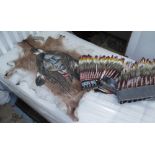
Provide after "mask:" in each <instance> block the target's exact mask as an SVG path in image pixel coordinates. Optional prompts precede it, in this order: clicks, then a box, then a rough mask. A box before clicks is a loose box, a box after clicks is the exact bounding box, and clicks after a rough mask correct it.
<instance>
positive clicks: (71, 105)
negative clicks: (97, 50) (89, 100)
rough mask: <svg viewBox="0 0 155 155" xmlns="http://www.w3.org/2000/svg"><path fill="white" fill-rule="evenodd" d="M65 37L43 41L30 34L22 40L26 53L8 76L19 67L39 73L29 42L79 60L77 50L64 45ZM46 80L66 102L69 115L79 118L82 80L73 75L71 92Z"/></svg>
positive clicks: (37, 46)
mask: <svg viewBox="0 0 155 155" xmlns="http://www.w3.org/2000/svg"><path fill="white" fill-rule="evenodd" d="M63 38H64V36H60V37H59V38H58V39H54V38H52V37H48V39H47V40H45V41H43V40H38V39H36V38H33V37H32V36H29V37H28V38H27V39H26V40H25V41H22V42H20V43H19V46H20V47H22V49H23V52H24V55H23V56H21V58H19V59H18V60H17V61H15V67H14V68H13V69H12V70H11V71H10V72H9V73H8V74H7V78H9V77H10V76H11V75H12V74H13V73H14V72H15V71H16V70H17V69H23V70H26V71H30V72H32V73H33V74H35V75H36V74H37V70H38V69H37V65H36V55H34V54H33V53H32V51H31V46H30V45H29V44H27V42H28V43H30V44H31V45H32V46H33V47H35V48H37V49H42V50H44V51H49V52H50V53H51V54H52V51H57V52H60V53H66V54H68V55H70V56H71V57H73V58H74V59H76V60H78V59H79V57H80V55H79V54H78V53H77V52H76V51H69V50H65V48H64V45H63ZM53 74H54V73H53ZM55 76H56V78H57V79H59V76H58V75H56V74H55ZM34 80H35V79H34ZM45 80H46V82H45V85H46V86H47V87H48V88H49V89H50V90H51V91H52V93H54V94H55V95H56V96H58V97H59V98H60V99H61V100H62V101H63V103H65V105H66V107H67V113H68V114H69V116H71V118H72V119H73V120H78V119H77V117H76V116H75V114H74V112H75V110H76V108H77V106H78V103H79V101H80V99H81V98H82V96H83V94H84V91H83V90H81V85H80V81H79V80H78V79H76V78H74V77H73V80H72V81H71V83H70V90H69V93H66V92H65V91H63V89H62V87H61V84H60V83H55V82H51V81H49V80H47V79H45Z"/></svg>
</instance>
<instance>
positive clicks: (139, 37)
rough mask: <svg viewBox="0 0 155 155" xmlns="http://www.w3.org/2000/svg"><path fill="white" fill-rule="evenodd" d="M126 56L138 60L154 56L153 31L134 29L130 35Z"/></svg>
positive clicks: (154, 35) (154, 37) (154, 38)
mask: <svg viewBox="0 0 155 155" xmlns="http://www.w3.org/2000/svg"><path fill="white" fill-rule="evenodd" d="M125 55H126V56H128V57H129V58H131V59H134V60H139V59H141V58H142V57H145V58H149V59H154V58H155V31H134V32H133V33H132V35H131V38H130V41H129V44H128V47H127V51H126V54H125Z"/></svg>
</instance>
